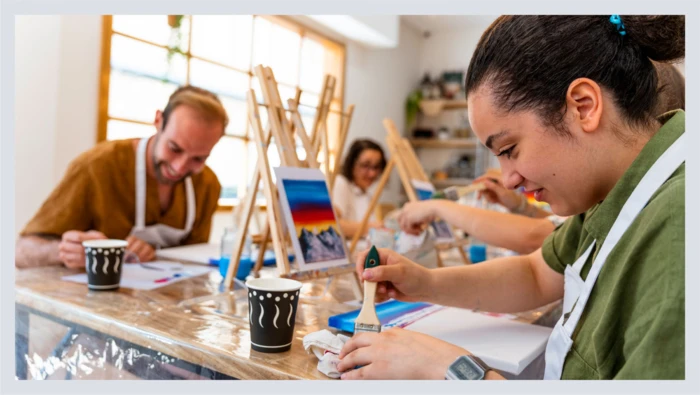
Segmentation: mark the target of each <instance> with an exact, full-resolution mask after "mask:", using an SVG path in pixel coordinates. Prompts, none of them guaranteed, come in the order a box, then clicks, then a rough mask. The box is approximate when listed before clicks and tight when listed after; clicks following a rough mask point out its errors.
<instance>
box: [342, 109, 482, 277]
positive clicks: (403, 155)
mask: <svg viewBox="0 0 700 395" xmlns="http://www.w3.org/2000/svg"><path fill="white" fill-rule="evenodd" d="M383 124H384V129H386V131H387V137H386V143H387V146H388V147H389V152H390V153H391V159H390V160H389V162H388V163H387V166H386V167H385V168H384V172H383V173H382V176H381V177H380V179H379V182H378V185H377V189H376V190H375V192H374V195H373V196H372V199H371V200H370V204H369V207H368V209H367V212H366V213H365V215H364V217H363V218H362V221H361V222H360V228H359V229H358V231H357V232H356V233H355V235H354V236H353V238H352V242H351V243H350V254H351V255H352V253H353V252H354V251H355V248H356V247H357V243H358V241H359V240H360V236H361V235H363V234H364V233H365V231H366V230H367V223H368V222H369V217H370V216H371V215H372V213H373V212H374V209H375V208H376V206H377V203H378V202H379V197H380V196H381V194H382V192H383V191H384V187H385V186H386V183H387V181H388V180H389V176H390V175H391V172H392V170H393V169H394V167H396V170H397V171H398V173H399V178H400V179H401V183H402V184H403V187H404V189H405V190H406V194H407V195H408V200H409V201H411V202H417V201H418V200H419V199H418V195H417V194H416V191H415V189H414V187H413V184H412V183H411V180H419V181H423V182H430V179H429V178H428V175H427V174H426V173H425V171H424V170H423V166H421V164H420V161H419V160H418V156H417V155H416V152H415V151H414V150H413V147H411V144H410V143H409V142H408V140H407V139H405V138H402V137H401V135H400V134H399V132H398V131H397V129H396V126H395V125H394V122H393V121H392V120H391V119H388V118H386V119H384V122H383ZM453 233H454V232H453ZM465 244H467V242H466V241H457V240H455V241H452V242H447V243H438V244H436V245H435V248H436V249H437V250H438V254H437V257H438V266H443V264H442V259H441V258H440V253H439V252H440V251H441V250H446V249H450V248H456V249H457V250H458V251H459V254H460V256H461V257H462V260H463V261H464V263H467V264H468V263H471V262H470V260H469V258H468V257H467V254H466V253H465V252H464V249H463V248H462V246H464V245H465Z"/></svg>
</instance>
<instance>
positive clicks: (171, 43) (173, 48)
mask: <svg viewBox="0 0 700 395" xmlns="http://www.w3.org/2000/svg"><path fill="white" fill-rule="evenodd" d="M184 17H185V16H184V15H168V25H169V26H170V38H169V39H168V53H167V55H166V56H167V61H168V75H169V74H170V65H171V62H172V60H173V56H175V54H176V53H179V54H183V51H182V49H181V48H180V47H181V45H182V29H181V27H182V19H183V18H184ZM163 82H168V79H167V76H166V77H164V78H163Z"/></svg>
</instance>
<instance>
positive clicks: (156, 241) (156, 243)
mask: <svg viewBox="0 0 700 395" xmlns="http://www.w3.org/2000/svg"><path fill="white" fill-rule="evenodd" d="M146 147H148V137H146V138H143V139H141V141H140V142H139V146H138V150H137V153H136V220H135V224H136V225H135V226H134V228H133V229H132V230H131V235H132V236H134V237H136V238H139V239H141V240H143V241H145V242H147V243H148V244H150V245H152V246H153V247H155V248H156V249H159V248H166V247H174V246H177V245H180V243H181V242H182V240H184V239H185V238H186V237H187V236H188V235H189V234H190V232H191V231H192V225H193V224H194V216H195V210H196V205H195V198H194V187H193V186H192V179H191V178H190V177H187V178H185V192H186V193H185V200H186V202H187V219H186V221H185V229H176V228H173V227H172V226H168V225H163V224H155V225H151V226H146V155H147V152H146Z"/></svg>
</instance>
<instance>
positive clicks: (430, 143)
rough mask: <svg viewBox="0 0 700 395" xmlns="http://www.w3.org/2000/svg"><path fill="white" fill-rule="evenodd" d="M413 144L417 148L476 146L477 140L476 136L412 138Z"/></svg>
mask: <svg viewBox="0 0 700 395" xmlns="http://www.w3.org/2000/svg"><path fill="white" fill-rule="evenodd" d="M410 142H411V145H412V146H413V147H415V148H476V144H477V140H476V139H475V138H461V139H446V140H441V139H435V138H430V139H429V138H425V139H411V140H410Z"/></svg>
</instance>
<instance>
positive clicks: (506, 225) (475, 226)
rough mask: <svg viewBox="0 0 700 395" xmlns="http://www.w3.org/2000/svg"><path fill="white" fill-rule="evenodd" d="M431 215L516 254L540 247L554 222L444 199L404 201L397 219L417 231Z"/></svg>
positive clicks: (412, 230)
mask: <svg viewBox="0 0 700 395" xmlns="http://www.w3.org/2000/svg"><path fill="white" fill-rule="evenodd" d="M435 217H439V218H441V219H443V220H445V221H446V222H447V223H449V224H450V225H452V226H454V227H456V228H459V229H461V230H463V231H464V232H466V233H467V234H469V235H470V236H473V237H475V238H477V239H479V240H482V241H484V242H485V243H487V244H489V245H494V246H496V247H503V248H507V249H509V250H512V251H515V252H518V253H520V254H529V253H531V252H533V251H535V250H537V249H538V248H540V247H541V246H542V243H543V242H544V239H546V238H547V236H549V234H550V233H552V232H553V231H554V224H552V222H550V221H549V220H547V219H544V218H528V217H525V216H522V215H515V214H507V213H500V212H497V211H491V210H484V209H480V208H475V207H470V206H464V205H460V204H458V203H455V202H451V201H448V200H427V201H422V202H411V203H406V204H405V205H404V207H403V209H402V212H401V214H400V216H399V223H400V225H401V228H402V229H403V230H404V231H406V232H408V233H411V234H417V233H420V232H421V231H422V230H423V228H424V226H425V225H426V224H427V223H428V222H430V221H432V220H433V219H434V218H435Z"/></svg>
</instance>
